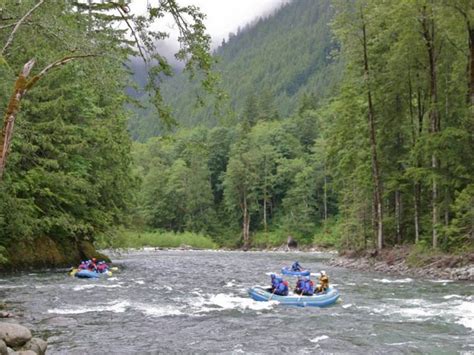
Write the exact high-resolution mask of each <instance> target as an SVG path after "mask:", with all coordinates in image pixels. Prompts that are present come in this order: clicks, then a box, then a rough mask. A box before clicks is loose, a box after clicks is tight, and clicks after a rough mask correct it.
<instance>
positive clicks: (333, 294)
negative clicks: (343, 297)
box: [248, 286, 339, 307]
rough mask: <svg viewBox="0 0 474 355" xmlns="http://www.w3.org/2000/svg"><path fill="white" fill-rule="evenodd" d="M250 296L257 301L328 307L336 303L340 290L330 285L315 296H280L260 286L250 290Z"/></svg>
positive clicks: (291, 294) (292, 294)
mask: <svg viewBox="0 0 474 355" xmlns="http://www.w3.org/2000/svg"><path fill="white" fill-rule="evenodd" d="M248 293H249V296H250V297H251V298H253V299H254V300H255V301H277V302H280V303H281V304H284V305H288V306H299V307H327V306H330V305H332V304H334V303H335V302H336V301H337V299H338V298H339V292H338V291H337V290H336V289H335V288H333V287H329V288H328V289H327V290H326V291H325V292H324V293H318V294H315V295H313V296H300V295H297V294H294V293H290V294H289V295H288V296H279V295H275V294H272V292H271V291H270V289H267V288H262V287H259V286H255V287H252V288H250V289H249V290H248Z"/></svg>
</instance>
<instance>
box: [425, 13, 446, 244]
mask: <svg viewBox="0 0 474 355" xmlns="http://www.w3.org/2000/svg"><path fill="white" fill-rule="evenodd" d="M421 15H422V27H423V38H424V40H425V43H426V50H427V53H428V59H429V78H430V108H429V110H430V133H431V134H432V135H433V136H435V135H436V134H437V133H438V132H439V131H440V129H441V125H440V117H439V110H438V83H437V77H436V52H435V46H434V39H435V25H434V20H433V19H432V18H431V19H428V18H427V14H426V7H423V11H422V14H421ZM438 166H439V162H438V157H437V156H436V154H435V152H434V151H433V152H432V154H431V169H432V170H433V181H432V191H431V204H432V229H433V233H432V242H433V248H436V247H437V246H438V227H437V226H438V182H437V178H436V172H437V171H438Z"/></svg>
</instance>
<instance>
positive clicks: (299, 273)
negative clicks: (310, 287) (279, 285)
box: [281, 266, 311, 276]
mask: <svg viewBox="0 0 474 355" xmlns="http://www.w3.org/2000/svg"><path fill="white" fill-rule="evenodd" d="M281 273H282V274H283V275H292V276H309V275H310V274H311V273H310V271H309V270H301V271H292V270H291V269H290V268H289V267H288V266H286V267H284V268H282V269H281Z"/></svg>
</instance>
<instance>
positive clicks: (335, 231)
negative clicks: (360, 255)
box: [313, 217, 343, 249]
mask: <svg viewBox="0 0 474 355" xmlns="http://www.w3.org/2000/svg"><path fill="white" fill-rule="evenodd" d="M342 227H343V224H342V223H341V221H340V220H339V219H338V218H337V217H332V218H330V219H328V220H326V221H324V222H323V223H322V224H321V225H319V226H318V227H317V228H316V232H315V233H314V236H313V244H315V245H317V246H319V247H322V248H331V249H340V247H341V239H342V231H343V228H342Z"/></svg>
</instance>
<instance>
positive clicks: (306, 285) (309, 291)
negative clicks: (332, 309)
mask: <svg viewBox="0 0 474 355" xmlns="http://www.w3.org/2000/svg"><path fill="white" fill-rule="evenodd" d="M303 292H304V293H305V294H306V295H308V296H311V295H312V294H314V290H313V286H312V282H311V280H310V279H309V278H308V279H307V280H304V286H303Z"/></svg>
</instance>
